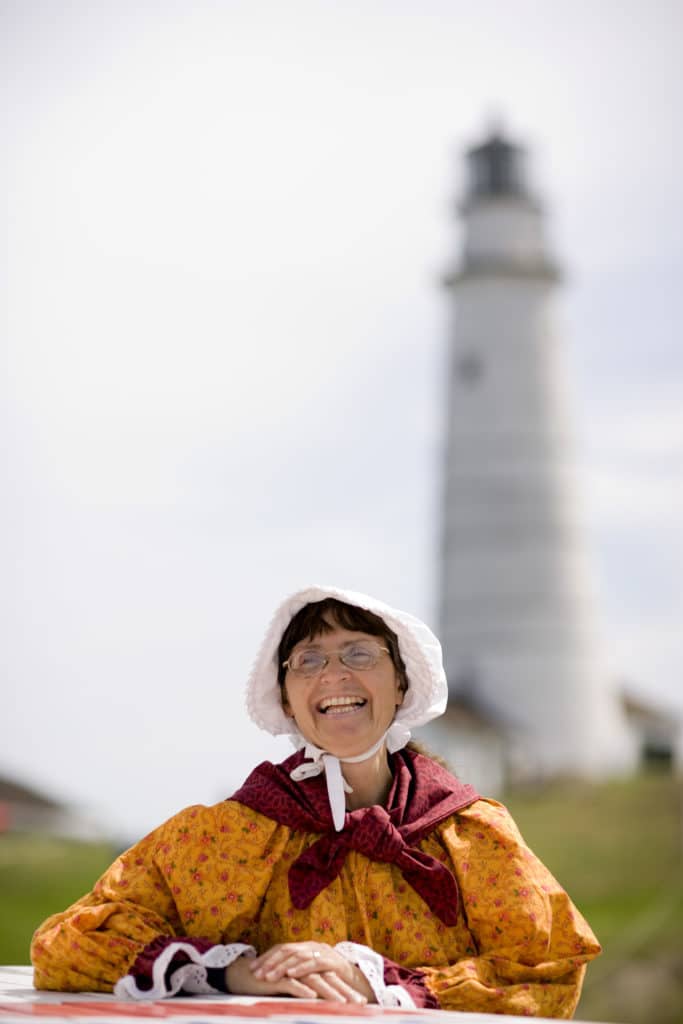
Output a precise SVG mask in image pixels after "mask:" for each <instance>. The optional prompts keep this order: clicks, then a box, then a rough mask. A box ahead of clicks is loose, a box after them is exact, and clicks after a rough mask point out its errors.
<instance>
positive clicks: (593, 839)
mask: <svg viewBox="0 0 683 1024" xmlns="http://www.w3.org/2000/svg"><path fill="white" fill-rule="evenodd" d="M505 803H506V804H507V806H508V807H509V809H510V811H511V812H512V814H513V815H514V817H515V819H516V821H517V824H518V825H519V827H520V829H521V830H522V833H523V835H524V837H525V839H526V841H527V843H528V844H529V846H531V848H532V849H533V850H534V851H535V852H536V853H537V854H538V855H539V856H540V857H541V859H542V860H543V861H545V863H546V864H547V865H548V867H549V868H550V869H551V871H552V872H553V874H554V875H555V876H556V878H557V879H558V880H559V881H560V882H561V883H562V884H563V885H564V886H565V888H566V889H567V890H568V891H569V893H570V895H571V896H572V899H573V900H574V902H575V903H576V904H577V906H578V907H579V909H580V910H581V912H582V913H583V915H584V916H585V917H586V918H587V919H588V921H589V922H590V924H591V926H592V928H593V930H594V931H595V933H596V935H597V936H598V939H599V940H600V942H601V943H602V946H603V954H602V956H600V957H599V958H598V959H597V960H596V961H595V962H594V963H593V964H591V965H590V967H589V968H588V974H587V977H586V984H585V987H584V992H583V996H582V998H581V1002H580V1004H579V1008H578V1010H577V1017H578V1018H582V1017H583V1018H584V1019H588V1020H599V1021H624V1022H628V1024H683V783H681V781H680V780H677V781H676V780H673V779H671V778H669V777H666V776H663V775H652V776H645V777H642V778H638V779H632V780H628V781H620V782H612V783H608V784H604V785H599V786H589V785H577V784H565V785H554V786H552V787H548V788H544V789H543V790H540V791H537V792H535V793H531V792H528V791H527V792H520V793H515V794H511V795H509V796H508V798H507V799H506V801H505Z"/></svg>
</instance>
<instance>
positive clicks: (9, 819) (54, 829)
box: [0, 777, 102, 839]
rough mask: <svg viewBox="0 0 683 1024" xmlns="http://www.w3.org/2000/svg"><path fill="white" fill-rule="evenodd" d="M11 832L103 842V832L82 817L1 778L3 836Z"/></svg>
mask: <svg viewBox="0 0 683 1024" xmlns="http://www.w3.org/2000/svg"><path fill="white" fill-rule="evenodd" d="M9 832H21V833H41V834H47V835H53V836H61V837H63V838H70V839H101V838H102V832H101V830H100V829H99V828H97V826H96V825H94V824H93V822H92V821H90V820H88V819H87V818H86V817H84V816H83V815H82V814H80V813H78V812H76V811H74V810H73V809H70V808H68V807H66V806H65V805H64V804H61V803H59V802H58V801H56V800H53V799H52V798H51V797H48V796H45V794H43V793H40V792H38V790H36V789H33V788H31V787H30V786H25V785H23V784H22V783H19V782H15V781H14V780H12V779H8V778H6V777H0V836H2V835H3V834H5V833H9Z"/></svg>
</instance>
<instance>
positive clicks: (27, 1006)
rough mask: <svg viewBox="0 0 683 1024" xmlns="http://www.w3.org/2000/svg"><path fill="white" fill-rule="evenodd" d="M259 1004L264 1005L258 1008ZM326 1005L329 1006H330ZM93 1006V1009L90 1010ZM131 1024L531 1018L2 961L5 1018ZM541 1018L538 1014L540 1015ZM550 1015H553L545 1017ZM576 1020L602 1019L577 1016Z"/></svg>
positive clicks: (464, 1022)
mask: <svg viewBox="0 0 683 1024" xmlns="http://www.w3.org/2000/svg"><path fill="white" fill-rule="evenodd" d="M257 1004H258V1007H259V1009H258V1010H256V1011H255V1006H256V1005H257ZM326 1006H327V1009H326V1008H325V1007H326ZM89 1011H90V1012H89ZM31 1017H32V1018H33V1019H34V1021H35V1024H38V1022H37V1020H36V1018H42V1020H43V1021H44V1024H127V1022H132V1021H136V1022H137V1024H139V1022H140V1020H141V1019H143V1018H147V1017H157V1018H162V1019H163V1018H168V1020H169V1024H220V1018H221V1017H224V1018H225V1024H241V1022H244V1024H253V1021H254V1020H255V1019H256V1020H258V1019H261V1020H264V1019H269V1020H272V1021H273V1022H274V1024H285V1022H289V1024H347V1022H348V1024H359V1022H360V1021H361V1020H362V1019H363V1018H365V1019H367V1020H372V1019H377V1018H379V1017H382V1018H385V1019H386V1021H387V1024H390V1022H391V1024H410V1022H416V1024H417V1022H419V1024H427V1022H429V1024H501V1021H503V1020H505V1021H509V1022H510V1024H515V1022H517V1024H529V1018H528V1017H510V1016H506V1017H501V1016H500V1015H494V1014H490V1013H458V1012H452V1011H446V1010H382V1009H380V1008H379V1007H376V1006H367V1007H362V1008H359V1009H355V1008H351V1007H346V1006H340V1005H339V1004H322V1003H311V1002H306V1001H304V1000H299V999H287V1000H282V999H268V998H263V997H261V996H259V997H255V996H192V997H188V998H178V997H177V996H176V997H175V998H173V999H166V1000H160V1001H158V1002H156V1001H155V1002H134V1001H130V1002H122V1001H121V1000H118V999H115V998H114V996H112V995H107V994H103V993H100V992H79V993H74V992H36V990H35V989H34V988H33V969H32V968H31V967H0V1024H29V1022H30V1018H31ZM540 1019H541V1018H538V1017H537V1018H536V1020H540ZM542 1019H543V1020H548V1019H549V1018H542ZM576 1024H599V1022H597V1021H593V1022H591V1021H577V1022H576Z"/></svg>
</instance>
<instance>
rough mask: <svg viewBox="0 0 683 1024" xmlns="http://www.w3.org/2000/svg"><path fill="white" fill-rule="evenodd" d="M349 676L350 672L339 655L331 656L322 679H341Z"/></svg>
mask: <svg viewBox="0 0 683 1024" xmlns="http://www.w3.org/2000/svg"><path fill="white" fill-rule="evenodd" d="M348 674H349V670H348V668H347V667H346V665H345V664H344V663H343V661H342V660H341V658H340V657H339V655H338V654H330V655H329V656H328V659H327V664H326V665H325V667H324V668H323V669H322V671H321V673H320V679H323V680H324V679H341V678H343V677H344V676H347V675H348Z"/></svg>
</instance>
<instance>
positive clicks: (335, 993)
mask: <svg viewBox="0 0 683 1024" xmlns="http://www.w3.org/2000/svg"><path fill="white" fill-rule="evenodd" d="M305 983H306V984H307V985H308V986H310V987H311V988H314V989H315V990H316V992H317V993H318V998H319V999H325V1000H327V1001H328V1002H334V1003H357V1004H360V1005H362V1004H364V1003H366V1002H367V999H366V998H365V996H364V995H361V993H360V992H356V990H355V989H353V988H351V987H350V986H349V985H347V984H346V982H344V981H343V980H342V979H341V978H340V977H339V976H338V975H337V974H335V972H334V971H325V972H324V974H307V975H306V978H305Z"/></svg>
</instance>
